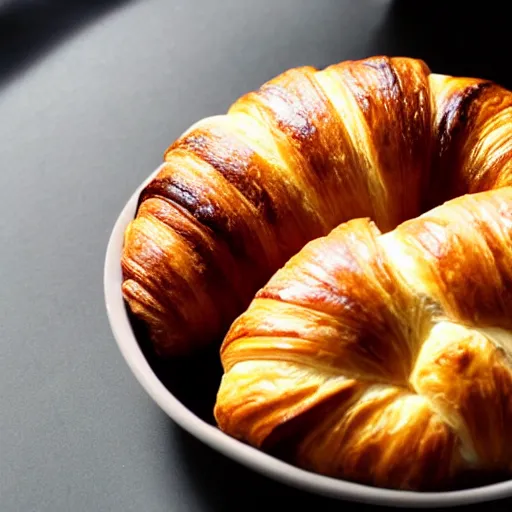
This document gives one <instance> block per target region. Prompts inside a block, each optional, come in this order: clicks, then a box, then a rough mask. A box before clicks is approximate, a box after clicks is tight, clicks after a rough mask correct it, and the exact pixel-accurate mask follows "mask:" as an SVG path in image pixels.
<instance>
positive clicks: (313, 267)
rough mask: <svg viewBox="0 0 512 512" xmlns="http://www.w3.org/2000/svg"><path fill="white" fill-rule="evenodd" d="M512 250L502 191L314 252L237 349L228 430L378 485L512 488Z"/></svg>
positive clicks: (511, 203) (342, 229)
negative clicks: (497, 482)
mask: <svg viewBox="0 0 512 512" xmlns="http://www.w3.org/2000/svg"><path fill="white" fill-rule="evenodd" d="M511 240H512V187H504V188H501V189H497V190H492V191H486V192H479V193H474V194H468V195H464V196H463V197H459V198H455V199H452V200H450V201H448V202H446V203H445V204H443V205H442V206H438V207H437V208H434V209H433V210H431V211H429V212H427V213H424V214H422V215H421V216H420V217H418V218H415V219H412V220H409V221H406V222H404V223H402V224H400V225H399V226H398V227H397V228H396V229H394V230H393V231H390V232H387V233H385V234H382V233H381V231H380V230H379V229H378V227H377V226H376V224H375V223H374V222H373V221H371V220H369V219H367V218H365V219H353V220H350V221H348V222H347V223H344V224H341V225H340V226H338V227H336V228H335V229H334V230H332V231H331V232H330V233H329V234H328V235H327V236H325V237H321V238H318V239H316V240H313V241H312V242H309V243H308V244H306V246H305V247H304V248H303V249H302V250H301V251H300V252H299V253H298V254H297V255H295V256H293V257H292V258H291V259H290V260H289V261H288V262H287V263H286V265H285V266H284V267H283V268H282V269H280V270H279V271H278V272H277V273H276V274H274V275H273V276H272V278H271V279H270V281H269V282H268V283H267V284H266V285H265V286H264V287H263V288H262V289H261V290H260V291H259V292H258V293H257V294H256V297H255V298H254V300H253V301H252V302H251V304H250V306H249V308H248V309H247V311H245V312H244V313H243V314H242V315H241V316H239V317H238V318H237V319H236V320H235V322H234V323H233V324H232V326H231V328H230V330H229V332H228V333H227V335H226V337H225V339H224V342H223V344H222V348H221V358H222V364H223V367H224V370H225V373H224V376H223V377H222V382H221V385H220V389H219V392H218V395H217V402H216V404H215V418H216V420H217V422H218V425H219V427H220V428H221V429H222V430H223V431H224V432H226V433H228V434H230V435H231V436H233V437H236V438H238V439H241V440H243V441H245V442H247V443H250V444H252V445H254V446H256V447H258V448H261V449H263V450H267V451H269V452H270V453H274V454H278V455H279V456H281V457H284V458H286V459H287V460H290V461H292V462H293V463H295V464H297V465H299V466H301V467H303V468H306V469H309V470H311V471H315V472H318V473H322V474H325V475H329V476H333V477H338V478H346V479H350V480H354V481H358V482H362V483H366V484H370V485H375V486H380V487H388V488H399V489H409V490H420V491H422V490H439V489H445V488H446V486H449V485H450V484H451V483H453V482H457V481H458V482H461V481H463V477H464V475H469V474H472V475H475V474H477V475H490V474H492V475H496V474H500V475H507V476H508V477H509V478H510V477H511V476H512V244H511Z"/></svg>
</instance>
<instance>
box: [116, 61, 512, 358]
mask: <svg viewBox="0 0 512 512" xmlns="http://www.w3.org/2000/svg"><path fill="white" fill-rule="evenodd" d="M511 156H512V94H511V93H510V92H508V91H506V90H505V89H503V88H501V87H500V86H498V85H496V84H493V83H491V82H488V81H485V80H479V79H470V78H453V77H448V76H441V75H435V74H430V71H429V69H428V67H427V65H426V64H425V63H424V62H422V61H420V60H414V59H408V58H387V57H373V58H369V59H365V60H362V61H347V62H342V63H340V64H337V65H334V66H330V67H328V68H326V69H324V70H321V71H317V70H316V69H314V68H312V67H301V68H297V69H291V70H289V71H287V72H285V73H283V74H281V75H280V76H278V77H276V78H274V79H272V80H270V81H269V82H268V83H266V84H265V85H263V86H262V87H261V88H260V89H259V90H258V91H256V92H251V93H249V94H247V95H245V96H243V97H242V98H240V99H239V100H238V101H236V102H235V103H234V104H233V105H232V106H231V108H230V109H229V112H228V113H227V115H223V116H216V117H211V118H207V119H204V120H202V121H200V122H199V123H197V124H196V125H194V126H193V127H192V128H190V129H189V130H188V131H187V132H186V133H185V134H183V135H182V136H181V137H180V138H179V139H178V140H177V141H176V142H174V144H172V145H171V146H170V148H169V149H168V150H167V152H166V153H165V163H164V164H163V166H162V168H161V170H160V172H159V173H158V175H157V176H156V177H155V178H154V179H153V180H152V181H151V182H150V183H149V184H148V185H147V186H146V187H145V188H144V190H143V191H142V193H141V195H140V202H139V207H138V211H137V215H136V218H135V219H134V220H133V222H132V223H131V224H130V225H129V227H128V229H127V231H126V237H125V245H124V253H123V257H122V268H123V275H124V282H123V285H122V286H123V294H124V297H125V299H126V301H127V303H128V305H129V307H130V309H131V310H132V312H133V313H134V314H135V315H136V316H137V317H139V318H140V319H142V320H143V321H144V323H145V324H146V325H147V326H148V327H149V335H150V337H151V339H152V340H153V344H154V346H155V349H156V350H157V351H158V352H159V353H160V354H162V355H169V354H179V353H184V352H188V351H190V350H193V349H195V348H197V347H199V346H202V345H206V344H208V343H211V342H212V341H213V340H216V339H217V340H220V339H221V338H222V336H223V335H224V334H225V333H226V331H227V330H228V328H229V326H230V324H231V322H232V321H233V320H234V319H235V318H236V316H237V315H239V314H240V313H241V312H242V311H243V310H244V309H245V308H246V307H247V306H248V304H249V302H250V301H251V299H252V298H253V297H254V294H255V293H256V291H257V290H258V289H260V288H261V287H262V286H263V285H264V284H265V283H266V282H267V281H268V279H269V278H270V277H271V276H272V274H273V273H274V272H275V271H276V270H277V269H279V268H281V267H282V265H283V264H284V263H285V262H286V261H287V260H288V259H289V258H290V257H291V256H292V255H294V254H296V253H297V252H298V251H299V250H300V249H301V248H302V247H303V246H304V244H306V243H307V242H309V241H310V240H312V239H314V238H317V237H319V236H323V235H326V234H327V233H329V232H330V231H331V229H333V228H334V227H335V226H337V225H338V224H340V223H342V222H345V221H347V220H349V219H353V218H359V217H369V218H371V219H372V220H373V221H374V222H375V224H376V226H378V228H379V229H380V230H381V231H383V232H386V231H389V230H391V229H393V228H394V227H396V226H397V225H398V224H399V223H401V222H402V221H404V220H406V219H409V218H413V217H416V216H418V215H419V214H420V213H422V212H424V211H426V210H427V209H429V208H431V207H432V206H434V205H437V204H440V203H441V202H443V201H444V200H446V199H449V198H452V197H456V196H459V195H462V194H465V193H475V192H479V191H484V190H488V189H491V188H498V187H501V186H504V185H507V184H512V163H511V162H512V159H511Z"/></svg>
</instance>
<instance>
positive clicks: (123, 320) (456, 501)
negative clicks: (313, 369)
mask: <svg viewBox="0 0 512 512" xmlns="http://www.w3.org/2000/svg"><path fill="white" fill-rule="evenodd" d="M163 165H165V164H161V165H160V166H159V167H158V168H157V169H156V170H155V171H154V172H152V173H151V174H150V175H149V176H148V177H147V178H146V179H145V180H144V181H143V182H142V183H141V184H140V185H139V187H137V189H136V190H135V192H134V193H133V194H132V195H131V197H130V199H129V200H128V201H127V203H126V204H125V205H124V207H123V209H122V210H121V213H120V214H119V216H118V218H117V220H116V221H115V224H114V226H113V229H112V232H111V234H110V237H109V241H108V245H107V250H106V255H105V262H104V274H103V280H104V300H105V306H106V310H107V317H108V321H109V324H110V328H111V330H112V333H113V335H114V338H115V341H116V343H117V346H118V348H119V350H120V352H121V354H122V356H123V357H124V359H125V361H126V363H127V364H128V366H129V368H130V369H131V371H132V372H133V374H134V375H135V377H136V379H137V380H138V381H139V383H140V385H142V387H143V388H144V389H145V391H146V392H147V394H148V395H149V396H150V397H151V398H152V399H153V401H154V402H155V403H156V404H157V405H158V406H159V407H160V408H161V409H162V410H163V411H164V412H165V413H166V414H167V415H168V416H169V417H170V418H171V419H172V420H173V421H174V422H175V423H177V424H178V425H179V426H180V427H181V428H183V429H184V430H186V431H187V432H189V433H190V434H192V435H193V436H194V437H196V438H197V439H199V440H200V441H201V442H203V443H204V444H206V445H207V446H209V447H211V448H213V449H214V450H216V451H218V452H220V453H221V454H223V455H224V456H226V457H228V458H231V459H233V460H234V461H236V462H238V463H239V464H242V465H244V466H246V467H248V468H250V469H252V470H253V471H255V472H258V473H260V474H262V475H265V476H267V477H269V478H271V479H274V480H276V481H278V482H281V483H283V484H286V485H289V486H291V487H295V488H298V489H301V490H303V491H307V492H310V493H313V494H318V495H321V496H326V497H330V498H335V499H340V500H348V501H353V502H361V503H368V504H374V505H384V506H394V507H416V508H435V507H441V506H444V507H454V506H460V505H469V504H473V503H481V502H484V501H492V500H499V499H505V498H509V497H512V479H511V480H507V481H503V482H498V483H493V484H489V485H484V486H481V487H475V488H470V489H463V490H455V491H443V492H414V491H400V490H394V489H383V488H378V487H372V486H368V485H363V484H358V483H355V482H350V481H346V480H341V479H336V478H332V477H327V476H323V475H320V474H316V473H312V472H309V471H307V470H304V469H301V468H299V467H296V466H293V465H291V464H289V463H286V462H284V461H281V460H279V459H276V458H275V457H273V456H271V455H268V454H266V453H264V452H262V451H260V450H258V449H256V448H254V447H252V446H249V445H247V444H245V443H243V442H241V441H239V440H237V439H235V438H232V437H230V436H229V435H227V434H225V433H223V432H222V431H221V430H220V429H218V428H217V427H215V426H213V425H210V424H208V423H207V422H205V421H204V420H202V419H201V418H199V417H198V416H196V415H195V414H194V413H193V412H192V411H191V410H190V409H188V408H187V407H185V405H183V404H182V403H181V402H180V401H179V400H178V399H177V398H176V397H175V396H174V395H173V394H172V393H171V392H170V391H169V390H168V389H167V388H166V387H165V386H164V384H163V383H162V382H161V381H160V380H159V379H158V377H157V375H156V374H155V373H154V371H153V369H152V368H151V366H150V365H149V363H148V361H147V359H146V357H145V356H144V354H143V352H142V350H141V348H140V346H139V343H138V341H137V339H136V336H135V334H134V332H133V329H132V326H131V323H130V320H129V316H128V311H127V309H126V306H125V302H124V300H123V296H122V292H121V283H122V273H121V266H120V259H121V252H122V247H123V241H124V231H125V228H126V226H127V225H128V223H129V221H130V220H131V219H132V218H133V217H134V215H135V211H136V207H137V202H138V197H139V194H140V192H141V190H142V189H143V187H144V186H146V184H148V183H149V182H150V181H151V180H152V179H153V177H154V176H155V175H156V174H157V173H158V172H159V171H160V169H161V168H162V167H163Z"/></svg>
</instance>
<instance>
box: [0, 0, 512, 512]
mask: <svg viewBox="0 0 512 512" xmlns="http://www.w3.org/2000/svg"><path fill="white" fill-rule="evenodd" d="M452 5H453V4H452ZM485 5H486V6H487V7H488V10H487V11H485V12H482V9H478V10H476V11H475V12H464V10H463V9H460V8H459V7H458V6H457V5H454V6H453V7H452V9H451V10H448V8H447V7H443V3H439V4H438V3H435V2H430V1H429V2H425V3H421V2H404V3H399V2H394V3H390V2H387V1H383V0H381V1H377V0H374V1H357V2H356V1H352V2H347V1H340V0H332V1H329V0H318V1H312V0H294V1H292V0H258V1H250V0H243V1H242V0H222V1H220V0H218V1H207V0H202V1H197V0H196V1H193V0H191V1H185V0H183V1H166V0H145V1H139V2H129V1H121V0H118V1H110V2H109V1H103V2H95V1H92V0H88V1H85V0H84V1H82V2H77V1H72V0H68V1H67V2H64V1H60V2H58V1H51V0H48V1H41V0H39V1H31V2H28V1H23V0H10V1H6V0H3V1H0V169H1V175H0V179H1V187H0V199H1V200H0V209H1V210H0V223H1V231H0V232H1V236H2V238H1V250H0V269H1V270H0V272H1V284H0V298H1V307H0V390H1V392H0V510H1V511H2V512H29V511H47V512H71V511H73V512H81V511H83V512H95V511H99V512H104V511H122V512H129V511H137V512H140V511H144V512H162V511H170V510H178V511H219V510H243V509H244V507H245V506H246V504H247V503H248V502H249V503H251V504H253V503H256V502H258V501H261V503H264V504H265V507H266V509H268V510H274V509H275V508H277V506H276V507H275V508H274V507H273V506H272V504H274V505H275V503H276V502H275V501H273V500H280V501H281V500H282V501H284V500H288V503H287V505H288V507H289V508H290V509H292V507H293V506H295V505H296V504H303V505H305V506H313V507H318V509H322V510H340V509H344V507H345V506H346V505H344V504H340V503H337V502H331V501H328V500H324V499H320V498H317V497H313V496H309V495H307V494H305V493H300V492H297V491H294V490H291V489H288V488H286V487H284V486H281V485H278V484H275V483H273V482H270V481H268V480H266V479H264V478H263V477H260V476H257V475H255V474H253V473H252V472H250V471H248V470H246V469H244V468H241V467H240V466H238V465H237V464H235V463H232V462H231V461H229V460H227V459H225V458H223V457H222V456H220V455H218V454H216V453H214V452H212V451H211V450H210V449H209V448H206V447H205V446H203V445H201V444H200V443H199V442H197V441H196V440H195V439H192V438H191V437H190V436H189V435H188V434H186V433H184V432H182V431H181V430H180V429H179V428H178V427H176V426H175V425H174V424H173V423H172V422H171V421H170V420H169V419H168V418H167V417H166V416H165V415H164V413H162V412H161V411H160V410H159V409H158V407H157V406H156V405H154V403H153V402H152V401H151V400H150V399H149V398H148V396H147V395H146V394H145V393H144V391H143V390H142V388H141V387H140V385H139V384H138V383H137V382H136V380H135V378H134V377H133V376H132V375H131V373H130V371H129V370H128V368H127V366H126V364H125V363H124V361H123V360H122V358H121V355H120V353H119V352H118V349H117V347H116V345H115V343H114V340H113V337H112V335H111V333H110V330H109V326H108V324H107V320H106V315H105V311H104V305H103V295H102V266H103V258H104V251H105V246H106V243H107V239H108V236H109V233H110V230H111V227H112V224H113V222H114V220H115V217H116V216H117V214H118V212H119V210H120V209H121V207H122V206H123V204H124V202H125V201H126V200H127V199H128V197H129V196H130V194H131V192H132V190H133V189H134V188H135V187H136V186H137V185H138V184H139V182H140V181H141V180H142V179H143V178H145V177H146V175H147V174H148V173H149V172H150V171H151V170H153V169H154V168H155V167H156V166H157V165H158V164H159V162H160V159H161V155H162V152H163V150H164V149H165V148H166V147H167V145H168V144H169V143H170V142H171V141H172V140H173V139H174V138H175V137H176V136H178V135H179V134H180V133H181V131H182V130H183V129H185V128H186V127H187V126H188V125H189V124H191V123H192V122H194V121H195V120H197V119H199V118H201V117H204V116H206V115H210V114H214V113H222V112H224V111H225V109H226V108H227V107H228V105H229V104H230V103H231V102H232V101H233V100H234V99H236V98H237V97H238V96H239V95H241V94H243V93H244V92H246V91H248V90H250V89H253V88H255V87H257V86H258V85H260V84H261V83H262V82H264V81H266V80H267V79H269V78H271V77H272V76H274V75H276V74H277V73H279V72H281V71H282V70H284V69H286V68H289V67H291V66H297V65H301V64H312V65H315V66H318V67H321V66H325V65H328V64H330V63H333V62H336V61H340V60H343V59H347V58H361V57H364V56H367V55H371V54H376V53H388V54H395V55H397V54H402V55H411V56H416V57H422V58H424V59H426V60H427V62H428V63H429V64H430V66H431V67H432V68H433V69H434V70H436V71H439V72H447V73H452V74H467V75H473V76H485V77H488V78H492V79H495V80H497V81H500V82H501V83H503V84H504V85H507V86H509V87H510V86H512V80H511V75H510V71H508V68H509V67H510V54H507V51H508V50H507V49H508V48H509V47H510V45H509V44H508V41H507V38H508V37H509V36H508V34H509V32H508V30H505V23H506V16H503V14H502V13H500V12H499V10H498V9H497V8H494V7H493V6H492V2H485ZM485 24H487V26H489V27H492V29H491V30H488V33H484V32H482V27H483V26H485ZM507 73H508V74H507ZM511 506H512V502H508V503H503V502H502V503H501V504H500V505H499V506H498V507H499V509H501V510H503V511H505V510H509V509H510V507H511ZM355 508H356V509H357V510H361V509H362V508H363V507H361V506H360V507H355ZM468 510H469V509H468ZM471 510H473V509H471Z"/></svg>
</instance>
